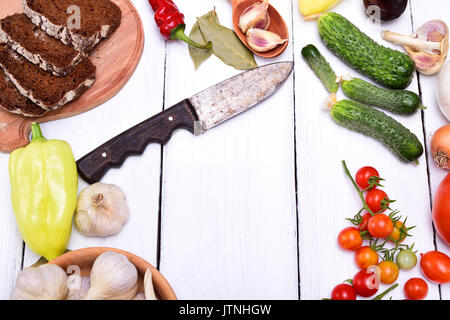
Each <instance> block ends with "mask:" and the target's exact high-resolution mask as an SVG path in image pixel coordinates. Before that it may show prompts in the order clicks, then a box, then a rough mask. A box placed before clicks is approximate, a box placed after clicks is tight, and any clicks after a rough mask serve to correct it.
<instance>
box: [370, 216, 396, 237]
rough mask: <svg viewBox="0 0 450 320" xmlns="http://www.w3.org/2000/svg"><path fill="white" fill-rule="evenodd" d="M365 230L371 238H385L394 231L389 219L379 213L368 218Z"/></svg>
mask: <svg viewBox="0 0 450 320" xmlns="http://www.w3.org/2000/svg"><path fill="white" fill-rule="evenodd" d="M367 228H368V229H369V233H370V234H371V235H372V236H373V237H375V238H386V237H388V236H389V235H390V234H391V233H392V231H393V230H394V223H393V222H392V219H391V218H390V217H388V216H387V215H385V214H383V213H379V214H376V215H374V216H373V217H372V218H370V220H369V224H368V226H367Z"/></svg>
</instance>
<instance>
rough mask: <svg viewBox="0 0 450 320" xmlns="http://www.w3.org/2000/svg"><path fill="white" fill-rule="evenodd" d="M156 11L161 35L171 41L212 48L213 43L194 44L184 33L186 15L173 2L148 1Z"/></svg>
mask: <svg viewBox="0 0 450 320" xmlns="http://www.w3.org/2000/svg"><path fill="white" fill-rule="evenodd" d="M148 2H149V3H150V5H151V6H152V9H153V11H155V21H156V24H157V25H158V27H159V31H160V32H161V34H162V35H163V36H164V37H165V38H166V39H170V40H181V41H184V42H186V43H188V44H189V45H191V46H193V47H196V48H200V49H208V48H211V43H208V44H207V45H202V44H199V43H196V42H194V41H193V40H192V39H190V38H189V37H188V36H186V34H185V33H184V30H185V28H186V24H185V23H184V15H183V14H182V13H181V12H180V11H179V10H178V8H177V6H176V5H175V3H173V1H172V0H148Z"/></svg>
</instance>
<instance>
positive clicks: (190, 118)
mask: <svg viewBox="0 0 450 320" xmlns="http://www.w3.org/2000/svg"><path fill="white" fill-rule="evenodd" d="M194 122H195V116H194V115H193V112H192V111H191V109H190V106H189V102H188V100H183V101H181V102H180V103H178V104H176V105H175V106H173V107H171V108H169V109H167V110H165V111H163V112H161V113H159V114H157V115H155V116H153V117H151V118H150V119H148V120H145V121H144V122H142V123H140V124H138V125H136V126H134V127H133V128H131V129H129V130H127V131H125V132H123V133H121V134H120V135H118V136H116V137H115V138H113V139H111V140H109V141H108V142H106V143H105V144H103V145H102V146H100V147H99V148H97V149H95V150H94V151H92V152H91V153H89V154H87V155H85V156H84V157H83V158H81V159H80V160H78V161H77V167H78V173H79V175H80V176H81V177H82V178H83V179H84V180H85V181H86V182H88V183H90V184H92V183H95V182H98V181H100V179H101V178H102V177H103V176H104V175H105V174H106V172H108V170H109V169H111V168H118V167H120V166H122V164H123V163H124V162H125V160H126V159H127V158H128V157H129V156H131V155H139V154H142V153H143V152H144V150H145V148H146V147H147V145H148V144H149V143H159V144H165V143H166V142H167V141H169V139H170V138H171V136H172V133H173V132H174V131H175V130H176V129H179V128H184V129H187V130H189V131H191V132H194Z"/></svg>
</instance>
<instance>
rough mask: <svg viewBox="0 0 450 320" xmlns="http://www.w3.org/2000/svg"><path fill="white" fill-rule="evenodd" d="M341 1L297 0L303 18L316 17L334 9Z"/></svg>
mask: <svg viewBox="0 0 450 320" xmlns="http://www.w3.org/2000/svg"><path fill="white" fill-rule="evenodd" d="M339 1H341V0H298V6H299V8H300V12H301V14H302V15H303V16H304V17H308V16H312V15H316V14H319V13H322V12H324V11H327V10H328V9H331V8H332V7H334V6H335V5H336V4H337V3H338V2H339Z"/></svg>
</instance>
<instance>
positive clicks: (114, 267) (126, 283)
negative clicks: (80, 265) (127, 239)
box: [84, 251, 138, 300]
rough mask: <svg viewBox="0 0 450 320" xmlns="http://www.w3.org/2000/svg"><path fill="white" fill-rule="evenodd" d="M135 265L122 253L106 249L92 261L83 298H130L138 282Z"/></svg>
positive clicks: (134, 292) (134, 293)
mask: <svg viewBox="0 0 450 320" xmlns="http://www.w3.org/2000/svg"><path fill="white" fill-rule="evenodd" d="M137 280H138V273H137V270H136V267H135V266H134V265H133V264H132V263H131V262H130V261H129V260H128V258H127V257H125V256H124V255H123V254H120V253H116V252H112V251H107V252H105V253H103V254H101V255H100V256H99V257H98V258H97V259H96V260H95V262H94V265H93V266H92V270H91V287H90V288H89V290H88V292H87V295H86V297H85V298H84V299H85V300H131V299H133V297H134V296H135V295H136V292H137V288H138V284H137Z"/></svg>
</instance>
